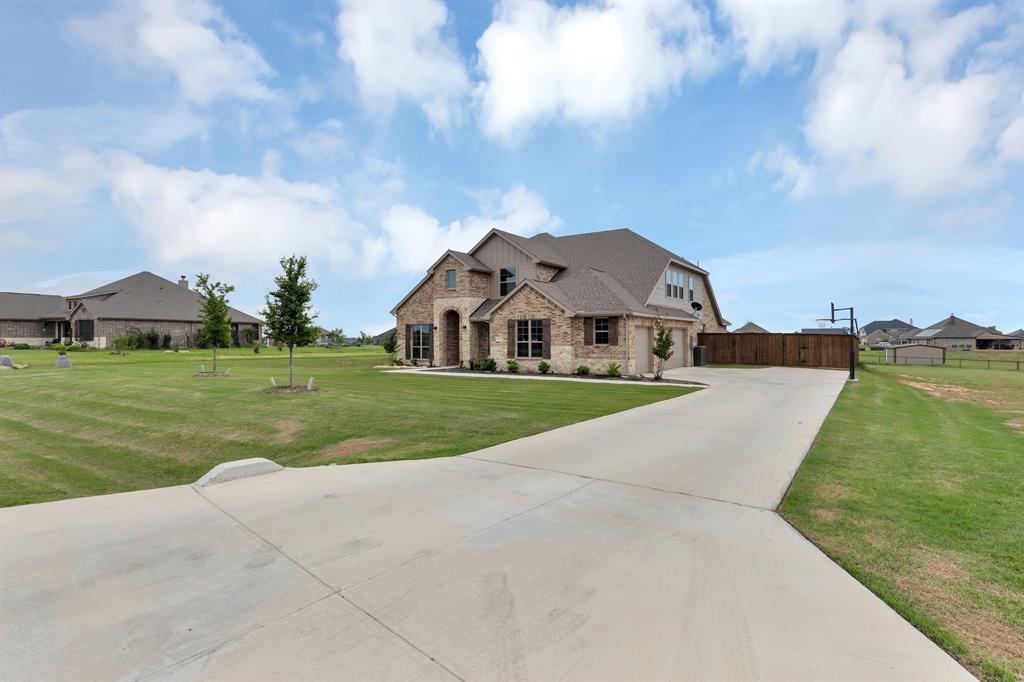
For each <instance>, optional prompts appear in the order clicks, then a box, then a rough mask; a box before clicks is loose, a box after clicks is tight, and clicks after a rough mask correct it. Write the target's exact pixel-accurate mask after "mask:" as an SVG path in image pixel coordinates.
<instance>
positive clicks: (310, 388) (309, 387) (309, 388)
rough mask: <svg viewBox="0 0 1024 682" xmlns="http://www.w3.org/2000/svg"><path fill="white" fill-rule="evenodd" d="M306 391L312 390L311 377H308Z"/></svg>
mask: <svg viewBox="0 0 1024 682" xmlns="http://www.w3.org/2000/svg"><path fill="white" fill-rule="evenodd" d="M306 390H307V391H312V390H313V377H310V378H309V381H307V382H306Z"/></svg>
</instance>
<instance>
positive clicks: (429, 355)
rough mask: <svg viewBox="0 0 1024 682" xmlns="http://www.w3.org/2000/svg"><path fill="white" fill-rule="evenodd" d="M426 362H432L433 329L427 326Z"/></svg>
mask: <svg viewBox="0 0 1024 682" xmlns="http://www.w3.org/2000/svg"><path fill="white" fill-rule="evenodd" d="M427 330H428V331H427V360H429V361H430V362H433V361H434V327H433V325H429V324H428V325H427Z"/></svg>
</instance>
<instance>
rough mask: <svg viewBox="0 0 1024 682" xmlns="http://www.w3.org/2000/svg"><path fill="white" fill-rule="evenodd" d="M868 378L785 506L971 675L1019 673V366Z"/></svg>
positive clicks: (1022, 570) (1023, 665) (1023, 623)
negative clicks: (1016, 369)
mask: <svg viewBox="0 0 1024 682" xmlns="http://www.w3.org/2000/svg"><path fill="white" fill-rule="evenodd" d="M859 379H860V380H859V382H858V383H855V384H848V385H847V386H846V388H845V389H844V390H843V393H842V395H840V397H839V400H838V402H837V403H836V406H835V408H834V409H833V410H832V413H831V415H830V416H829V418H828V419H827V420H826V422H825V425H824V427H823V428H822V430H821V433H820V434H819V435H818V438H817V441H816V442H815V444H814V446H813V447H812V449H811V451H810V453H809V454H808V456H807V459H806V460H805V462H804V464H803V466H802V467H801V469H800V471H799V473H798V474H797V477H796V479H795V481H794V483H793V486H792V488H791V489H790V491H789V493H788V494H787V496H786V498H785V500H784V501H783V503H782V505H781V507H780V512H781V513H782V515H783V516H784V517H785V518H786V519H787V520H788V521H789V522H790V523H792V524H793V525H794V526H795V527H796V528H797V529H799V530H800V531H801V532H802V533H804V535H806V536H807V537H808V538H809V539H810V540H811V541H813V542H814V543H815V544H817V545H818V546H819V547H821V548H822V549H823V550H824V551H825V552H826V553H827V554H828V555H829V556H831V557H832V558H833V559H835V560H836V561H837V562H838V563H839V564H840V565H842V566H843V567H844V568H845V569H846V570H848V571H849V572H850V573H851V574H852V575H854V576H855V577H856V578H857V579H858V580H860V581H861V582H862V583H864V584H865V585H866V586H868V587H869V588H870V589H871V590H873V591H874V592H875V593H876V594H878V595H879V596H880V597H881V598H882V599H884V600H885V601H886V602H888V603H889V604H890V605H891V606H892V607H893V608H895V609H896V610H897V611H898V612H900V613H901V614H902V615H903V616H904V617H906V618H907V619H908V620H910V621H911V622H912V623H913V624H914V625H915V626H916V627H918V628H919V629H920V630H922V631H923V632H924V633H925V634H926V635H928V636H929V637H931V638H932V639H933V640H934V641H936V642H937V643H938V644H940V645H941V646H942V647H943V648H945V649H946V650H947V651H948V652H950V653H951V654H952V655H953V656H955V657H956V658H957V659H958V660H960V661H961V663H963V664H964V665H966V666H967V667H968V668H970V669H971V670H972V671H973V672H974V673H975V674H977V675H979V676H981V677H982V678H984V679H990V680H1014V679H1017V678H1019V677H1024V372H997V371H995V370H967V369H963V370H961V369H952V368H945V367H936V368H928V367H915V366H911V367H893V366H885V365H883V366H873V365H872V366H868V367H867V368H865V369H862V370H861V371H860V373H859Z"/></svg>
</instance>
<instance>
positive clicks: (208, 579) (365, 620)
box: [0, 368, 971, 680]
mask: <svg viewBox="0 0 1024 682" xmlns="http://www.w3.org/2000/svg"><path fill="white" fill-rule="evenodd" d="M674 373H678V374H679V375H681V376H685V377H686V378H691V379H695V380H698V381H703V382H705V383H708V384H710V386H711V387H710V388H708V389H706V390H704V391H700V392H698V393H696V394H692V395H689V396H684V397H682V398H678V399H673V400H669V401H665V402H662V403H658V404H656V405H651V406H648V407H643V408H638V409H635V410H631V411H628V412H624V413H620V414H616V415H610V416H607V417H602V418H600V419H595V420H592V421H589V422H585V423H581V424H576V425H573V426H569V427H566V428H563V429H558V430H556V431H551V432H548V433H545V434H540V435H538V436H533V437H530V438H525V439H522V440H519V441H514V442H511V443H505V444H503V445H500V446H496V447H493V448H488V449H486V450H482V451H479V452H475V453H470V454H469V455H464V456H462V457H457V458H449V459H436V460H425V461H410V462H393V463H386V464H363V465H353V466H345V467H320V468H315V469H287V470H284V471H281V472H278V473H274V474H267V475H264V476H260V477H257V478H252V479H247V480H241V481H235V482H231V483H224V484H219V485H216V486H211V487H207V488H202V489H195V488H193V487H191V486H179V487H174V488H164V489H160V490H150V491H143V492H138V493H125V494H121V495H109V496H105V497H96V498H87V499H80V500H70V501H66V502H55V503H49V504H41V505H31V506H25V507H17V508H13V509H5V510H2V512H0V524H2V528H0V551H2V554H0V573H2V575H0V618H2V626H0V627H2V629H0V678H2V679H5V680H9V679H10V680H20V679H40V680H50V679H103V680H110V679H189V680H191V679H233V680H254V679H347V680H368V679H396V680H413V679H464V680H494V679H538V680H550V679H585V680H623V679H643V680H654V679H665V680H678V679H720V680H725V679H729V680H732V679H745V680H754V679H772V680H784V679H785V680H795V679H805V680H827V679H831V680H851V679H863V680H949V679H971V678H970V676H969V675H968V674H967V672H966V671H964V670H963V669H962V668H961V667H960V666H959V665H957V664H956V663H955V662H954V661H953V660H952V659H950V658H949V657H948V656H947V655H946V654H944V653H943V652H942V651H941V650H939V649H938V648H937V647H936V646H935V645H933V644H932V643H931V642H930V641H928V640H927V639H926V638H925V637H923V636H922V635H921V634H920V633H918V632H917V631H916V630H914V629H913V628H912V627H911V626H910V625H908V624H907V623H906V622H905V621H903V620H902V619H901V618H899V616H897V615H896V614H895V613H894V612H893V611H891V610H890V609H889V608H888V607H886V606H885V605H884V604H883V603H882V602H880V601H879V600H878V599H876V598H875V597H874V596H873V595H872V594H871V593H870V592H868V591H867V590H866V589H864V588H863V587H861V586H860V585H859V584H858V583H857V582H856V581H854V580H853V579H852V578H850V577H849V576H848V575H847V574H846V573H844V572H843V571H842V570H841V569H840V568H838V567H837V566H836V565H835V564H833V563H832V562H831V561H830V560H829V559H828V558H827V557H825V556H824V555H823V554H821V553H820V552H819V551H818V550H817V549H816V548H814V547H813V546H812V545H811V544H809V543H808V542H807V541H805V540H804V539H803V538H802V537H801V536H800V535H799V534H797V533H796V532H795V531H794V530H793V529H791V528H790V527H789V526H788V525H787V524H786V523H785V522H784V521H782V520H781V519H780V518H779V517H778V516H777V515H776V514H775V513H774V512H773V511H771V510H772V508H773V507H774V506H775V504H776V503H777V502H778V500H779V499H781V495H782V494H783V493H784V490H785V487H786V485H787V484H788V482H789V480H790V477H791V476H792V473H793V472H794V471H795V469H796V468H797V466H798V465H799V463H800V460H801V459H802V457H803V455H804V453H805V452H806V450H807V448H808V446H809V445H810V442H811V439H812V438H813V436H814V434H815V433H816V432H817V430H818V427H819V426H820V424H821V421H822V420H823V419H824V417H825V415H826V414H827V413H828V410H829V408H830V407H831V405H832V403H833V401H834V400H835V397H836V395H837V394H838V392H839V390H840V389H841V387H842V384H843V379H844V375H843V374H842V373H840V372H829V371H814V370H796V369H791V370H787V369H778V368H776V369H768V370H728V369H707V368H698V369H687V370H677V371H674ZM408 380H409V381H430V380H431V379H430V378H429V377H410V378H409V379H408ZM495 381H500V379H495ZM609 390H614V387H610V388H609ZM651 390H658V389H654V388H652V389H651Z"/></svg>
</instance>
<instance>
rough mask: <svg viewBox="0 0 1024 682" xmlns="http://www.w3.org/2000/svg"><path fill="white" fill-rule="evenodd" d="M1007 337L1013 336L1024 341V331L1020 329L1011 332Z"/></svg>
mask: <svg viewBox="0 0 1024 682" xmlns="http://www.w3.org/2000/svg"><path fill="white" fill-rule="evenodd" d="M1007 336H1012V337H1014V338H1017V339H1024V329H1018V330H1017V331H1015V332H1010V333H1009V334H1007Z"/></svg>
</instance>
